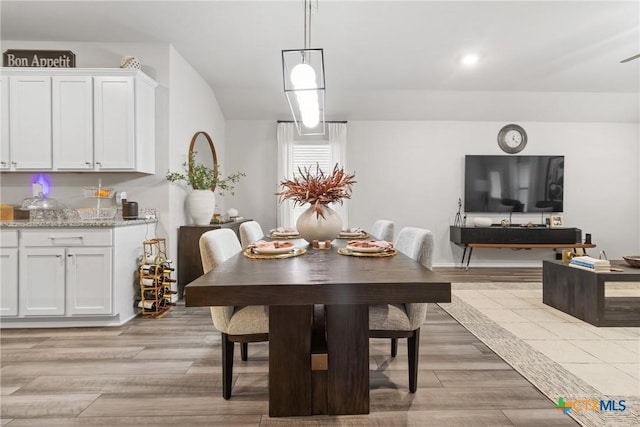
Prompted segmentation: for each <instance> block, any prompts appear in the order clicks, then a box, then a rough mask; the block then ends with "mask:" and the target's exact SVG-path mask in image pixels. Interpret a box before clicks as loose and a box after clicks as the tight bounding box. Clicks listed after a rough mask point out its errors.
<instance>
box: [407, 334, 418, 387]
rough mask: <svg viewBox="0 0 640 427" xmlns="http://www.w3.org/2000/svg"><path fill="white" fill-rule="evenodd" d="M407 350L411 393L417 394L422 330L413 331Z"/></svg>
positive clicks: (408, 339)
mask: <svg viewBox="0 0 640 427" xmlns="http://www.w3.org/2000/svg"><path fill="white" fill-rule="evenodd" d="M407 349H408V351H409V392H410V393H415V392H416V390H417V388H418V359H419V357H418V355H419V350H420V328H418V329H416V330H415V331H413V335H412V336H410V337H409V338H407Z"/></svg>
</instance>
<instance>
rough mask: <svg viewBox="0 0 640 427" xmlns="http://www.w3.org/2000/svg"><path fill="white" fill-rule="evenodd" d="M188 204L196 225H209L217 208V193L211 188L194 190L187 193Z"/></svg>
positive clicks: (188, 210)
mask: <svg viewBox="0 0 640 427" xmlns="http://www.w3.org/2000/svg"><path fill="white" fill-rule="evenodd" d="M186 206H187V212H189V215H191V219H192V220H193V223H194V224H195V225H209V224H210V223H211V218H212V217H213V211H214V210H215V208H216V195H215V193H214V192H213V191H211V190H193V191H192V192H191V193H189V194H188V195H187V199H186Z"/></svg>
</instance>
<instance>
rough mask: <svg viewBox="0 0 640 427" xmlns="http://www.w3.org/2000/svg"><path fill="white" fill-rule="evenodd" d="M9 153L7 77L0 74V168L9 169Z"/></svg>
mask: <svg viewBox="0 0 640 427" xmlns="http://www.w3.org/2000/svg"><path fill="white" fill-rule="evenodd" d="M9 154H10V153H9V77H7V76H2V75H0V170H7V169H9V166H10V161H11V159H10V158H9Z"/></svg>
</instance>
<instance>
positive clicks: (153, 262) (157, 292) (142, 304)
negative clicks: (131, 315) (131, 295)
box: [134, 237, 176, 318]
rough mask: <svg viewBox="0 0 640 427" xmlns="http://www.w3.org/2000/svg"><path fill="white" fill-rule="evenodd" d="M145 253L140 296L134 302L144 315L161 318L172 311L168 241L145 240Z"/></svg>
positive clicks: (140, 269)
mask: <svg viewBox="0 0 640 427" xmlns="http://www.w3.org/2000/svg"><path fill="white" fill-rule="evenodd" d="M143 245H144V254H143V258H142V263H141V264H140V268H139V275H140V296H139V298H138V299H137V300H136V302H135V303H134V305H135V306H136V307H137V308H140V309H141V310H142V316H143V317H154V318H160V317H162V316H164V315H165V314H167V313H168V312H170V311H171V306H172V305H174V303H173V302H172V300H171V295H173V294H175V293H176V291H174V290H172V289H171V284H172V283H174V282H176V280H174V279H172V278H171V272H172V271H173V270H174V269H173V268H172V267H171V260H169V259H168V258H167V241H166V239H164V238H160V237H158V238H155V239H151V240H146V241H144V242H143Z"/></svg>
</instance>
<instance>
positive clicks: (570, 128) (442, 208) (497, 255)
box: [227, 121, 640, 266]
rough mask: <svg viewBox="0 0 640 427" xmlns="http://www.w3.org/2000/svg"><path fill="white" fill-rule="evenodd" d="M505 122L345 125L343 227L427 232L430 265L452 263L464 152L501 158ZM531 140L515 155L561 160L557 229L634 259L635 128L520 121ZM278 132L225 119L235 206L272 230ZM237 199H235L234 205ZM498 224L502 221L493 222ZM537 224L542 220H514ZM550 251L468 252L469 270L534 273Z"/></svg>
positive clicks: (639, 197) (637, 209)
mask: <svg viewBox="0 0 640 427" xmlns="http://www.w3.org/2000/svg"><path fill="white" fill-rule="evenodd" d="M505 124H506V123H495V122H398V121H393V122H391V121H376V122H365V121H351V122H349V124H348V152H347V155H348V162H349V171H355V173H356V180H357V181H358V183H357V184H356V185H355V186H354V192H353V196H352V200H351V202H350V206H349V218H350V220H351V224H349V225H351V226H362V227H365V228H368V227H371V225H372V224H373V222H374V221H375V220H376V219H379V218H386V219H391V220H394V221H395V223H396V230H399V229H400V228H402V227H404V226H408V225H414V226H418V227H424V228H428V229H430V230H432V231H433V232H434V233H435V236H436V245H437V249H436V253H435V260H434V262H435V264H436V265H440V266H444V265H454V264H455V263H459V261H460V258H461V256H462V249H460V248H458V247H457V246H455V245H452V244H451V243H450V242H449V226H450V225H451V224H453V220H454V217H455V214H456V211H457V201H458V198H459V197H462V196H463V194H462V191H463V185H464V182H463V178H464V171H463V165H464V155H465V154H504V153H503V152H502V151H500V149H499V148H498V145H497V141H496V137H497V134H498V131H499V130H500V128H501V127H502V126H504V125H505ZM519 124H520V125H522V126H523V127H524V128H525V130H526V131H527V133H528V137H529V142H528V145H527V147H526V148H525V150H524V151H523V152H522V154H523V155H536V154H558V155H564V156H565V212H564V219H565V225H566V226H568V227H578V228H581V229H582V230H583V236H584V233H591V234H592V236H593V241H594V243H596V244H597V245H598V247H597V249H595V250H592V251H591V252H590V254H592V255H596V256H597V255H598V254H599V251H600V250H605V251H606V253H607V256H608V257H609V258H610V259H612V258H617V259H620V258H621V257H622V255H628V254H632V253H640V240H639V239H638V236H639V235H640V194H639V190H638V186H637V185H635V183H638V182H639V180H640V177H639V172H638V169H639V168H640V164H639V163H640V162H639V159H640V153H639V150H640V149H639V142H638V141H639V140H640V133H639V127H638V124H617V123H615V124H612V123H536V122H531V123H527V122H520V123H519ZM275 129H276V124H275V123H274V122H271V121H227V165H228V166H229V167H231V168H232V169H242V170H244V171H245V172H247V179H246V180H245V182H244V183H243V185H242V186H241V187H239V188H238V192H237V193H238V196H237V197H236V199H237V201H234V203H235V204H236V205H237V206H238V207H239V208H240V210H241V213H242V214H243V215H244V216H246V217H252V218H254V219H256V220H258V221H260V222H261V223H262V224H263V228H265V229H268V228H271V227H273V226H275V209H276V202H277V198H276V197H275V196H273V193H275V191H276V189H277V186H276V183H277V181H278V180H279V179H280V178H281V177H277V176H276V170H275V164H276V152H277V150H276V136H275V135H276V131H275ZM239 196H242V198H240V197H239ZM494 218H495V220H496V221H495V222H499V220H500V219H501V218H502V217H501V216H494ZM512 220H513V222H514V223H526V222H528V221H532V222H534V223H540V222H541V217H540V215H537V214H536V215H525V214H519V216H517V217H516V216H515V215H514V216H513V218H512ZM542 259H554V253H553V251H552V250H542V249H538V250H528V251H524V250H522V251H512V250H509V249H500V250H497V249H476V250H475V253H474V256H473V259H472V265H476V266H481V265H482V266H539V265H540V260H542Z"/></svg>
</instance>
